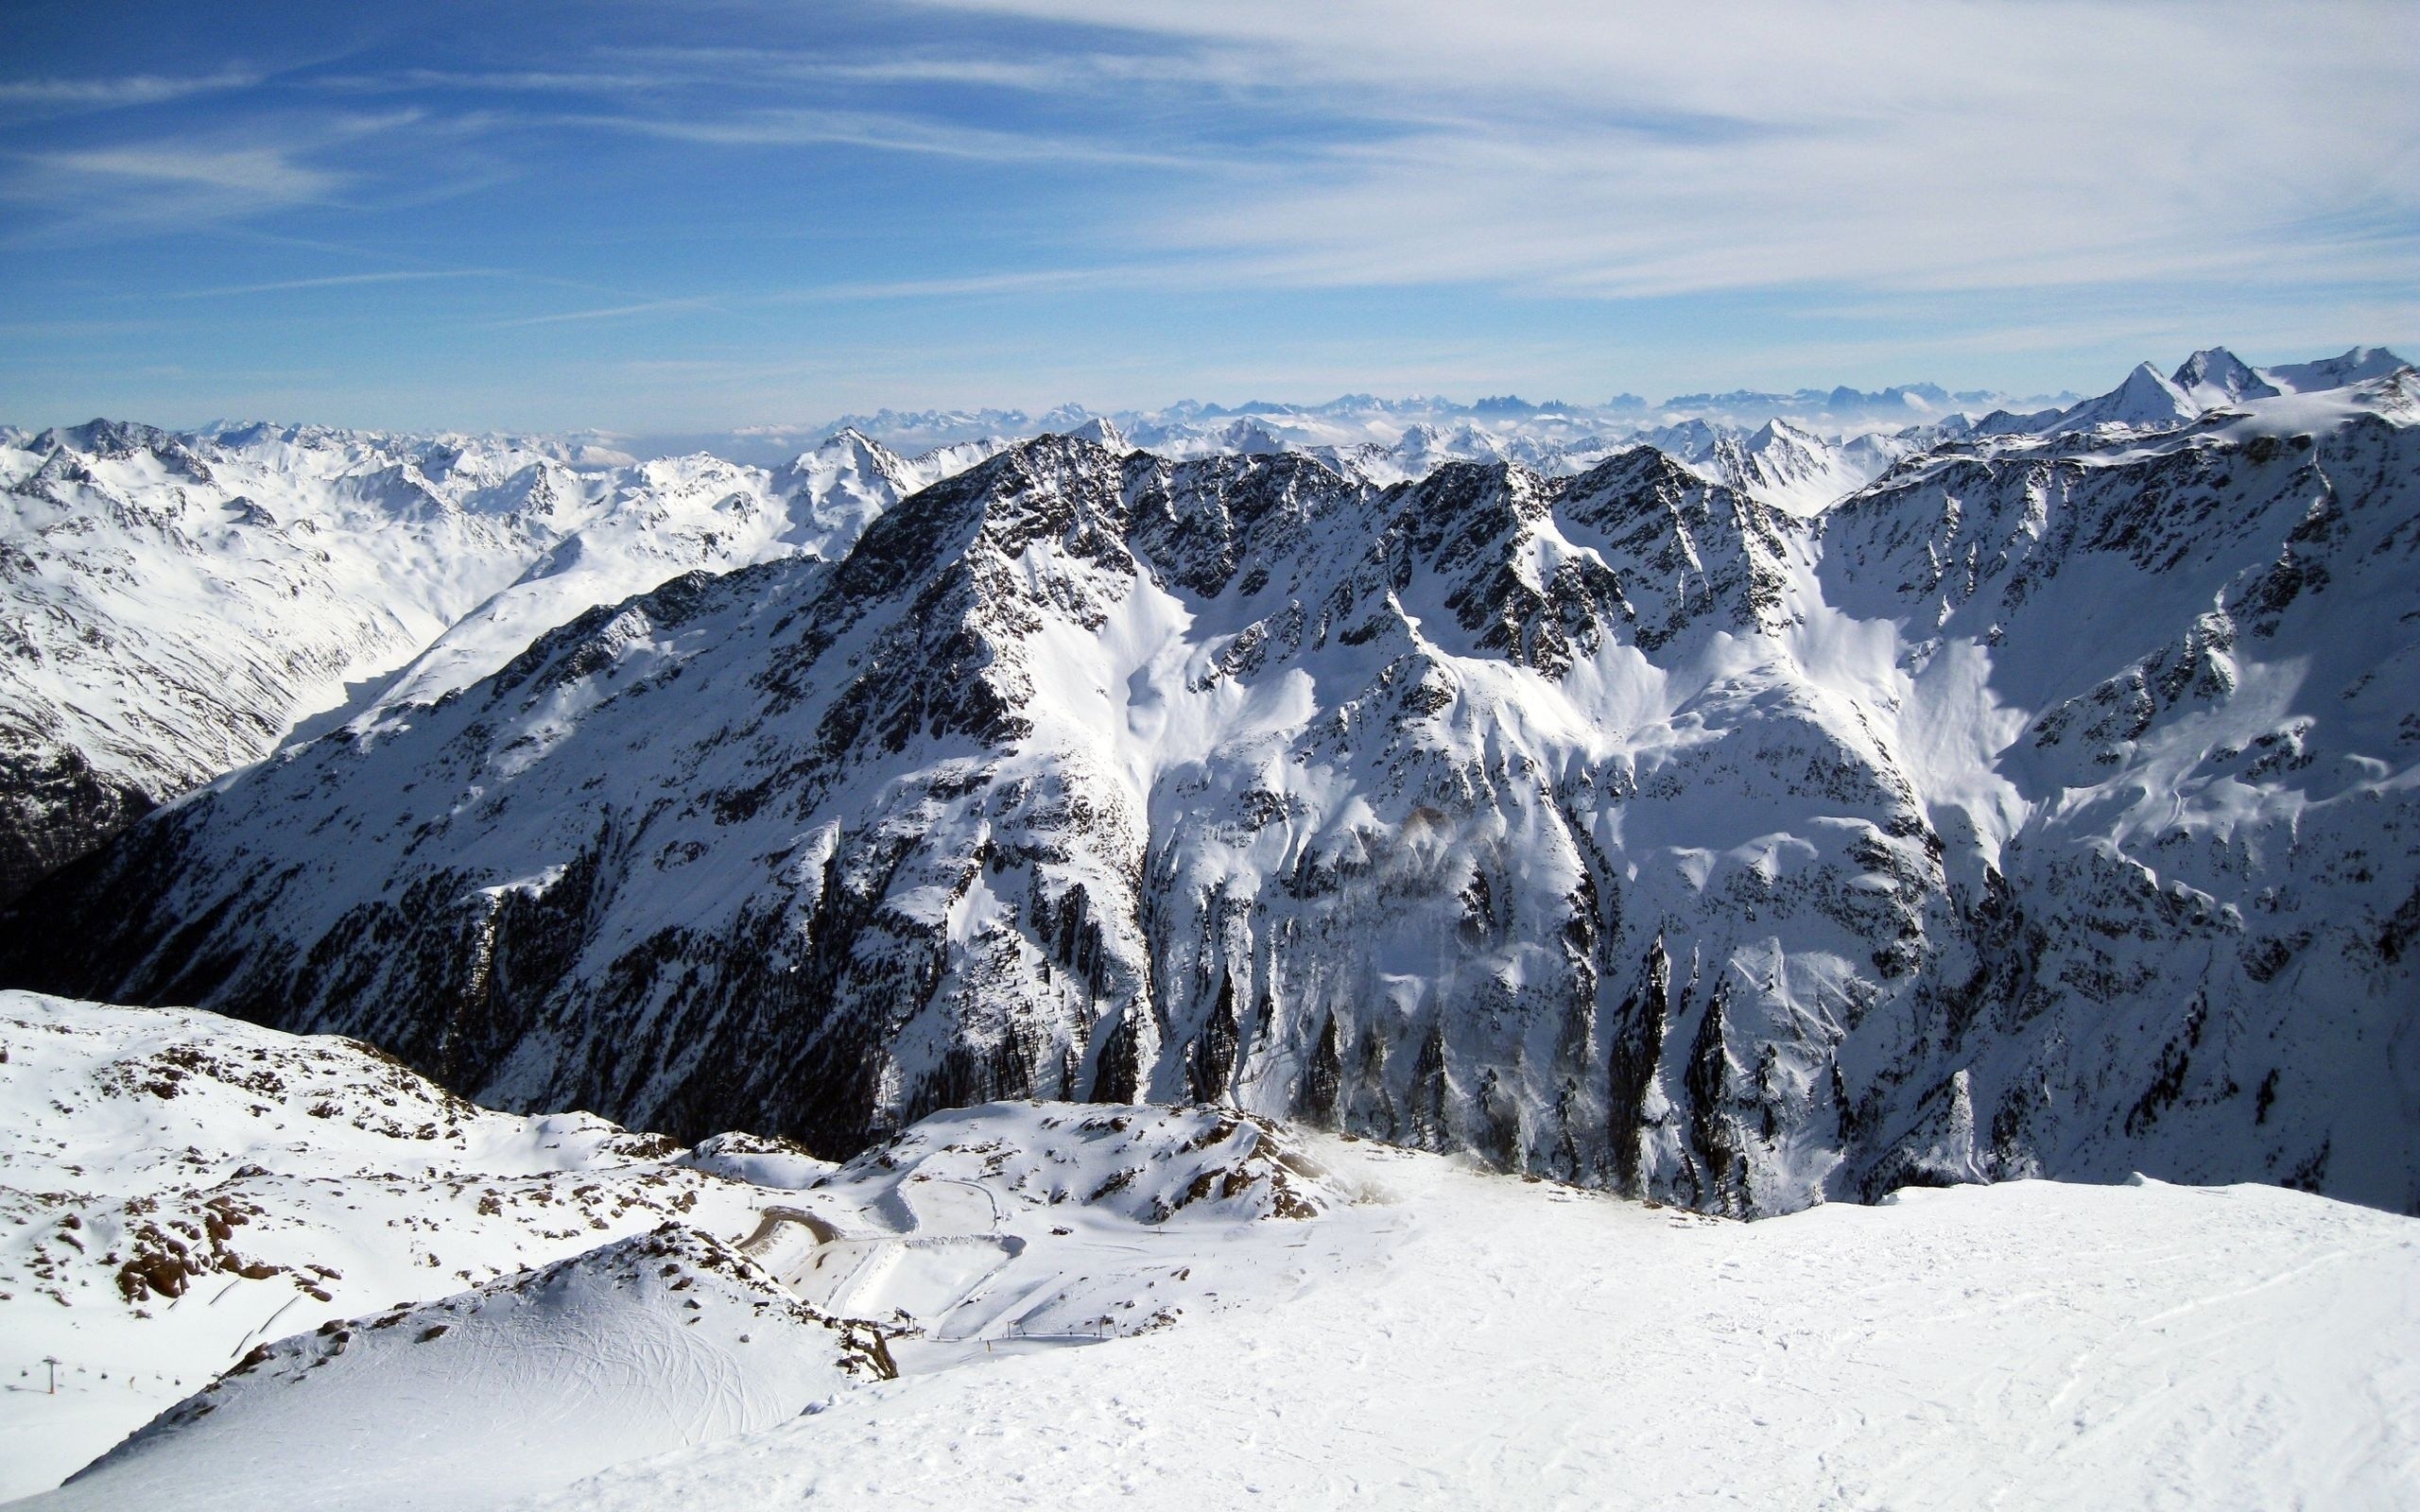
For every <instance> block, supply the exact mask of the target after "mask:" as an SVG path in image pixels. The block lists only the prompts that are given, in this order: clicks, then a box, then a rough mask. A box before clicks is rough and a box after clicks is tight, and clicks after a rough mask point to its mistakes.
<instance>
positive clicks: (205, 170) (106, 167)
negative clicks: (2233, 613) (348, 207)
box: [33, 142, 345, 202]
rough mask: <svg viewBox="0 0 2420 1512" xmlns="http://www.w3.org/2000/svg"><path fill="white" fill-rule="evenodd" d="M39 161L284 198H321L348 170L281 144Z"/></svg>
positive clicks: (64, 169) (75, 170) (109, 151)
mask: <svg viewBox="0 0 2420 1512" xmlns="http://www.w3.org/2000/svg"><path fill="white" fill-rule="evenodd" d="M33 161H34V162H35V163H38V164H39V165H41V166H42V167H43V168H46V169H48V170H50V171H51V172H53V173H55V174H61V175H90V176H97V177H101V178H116V179H134V180H143V181H145V182H147V183H159V184H172V185H181V186H189V187H194V188H200V189H220V190H226V191H230V192H232V193H234V194H237V195H242V196H246V197H248V198H256V199H268V200H276V201H280V202H284V201H291V200H297V199H316V198H321V197H323V196H325V195H327V194H329V193H331V192H333V191H334V190H335V189H337V187H338V186H339V185H341V184H342V183H343V182H344V181H345V180H344V176H343V175H342V174H339V173H334V172H331V171H329V170H327V169H324V168H314V167H310V166H307V165H305V164H303V163H297V162H295V161H294V159H293V157H292V155H291V154H289V153H288V152H286V151H285V150H283V149H281V148H277V147H233V148H227V147H219V148H213V147H201V146H179V145H177V144H174V143H166V142H152V143H146V144H143V145H141V146H122V147H87V148H83V149H81V150H76V151H63V152H50V153H43V154H39V155H36V156H35V157H34V160H33Z"/></svg>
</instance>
